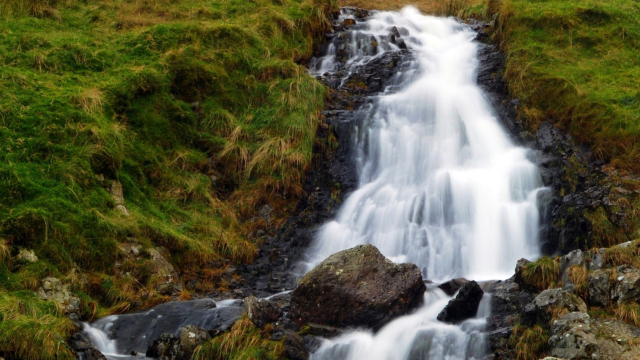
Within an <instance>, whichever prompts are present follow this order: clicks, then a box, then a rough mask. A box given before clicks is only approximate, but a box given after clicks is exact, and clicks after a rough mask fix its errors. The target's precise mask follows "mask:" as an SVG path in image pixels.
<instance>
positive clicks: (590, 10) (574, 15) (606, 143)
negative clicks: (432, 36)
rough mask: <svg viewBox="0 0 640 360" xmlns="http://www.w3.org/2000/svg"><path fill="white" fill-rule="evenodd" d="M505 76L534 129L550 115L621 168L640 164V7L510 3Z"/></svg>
mask: <svg viewBox="0 0 640 360" xmlns="http://www.w3.org/2000/svg"><path fill="white" fill-rule="evenodd" d="M497 11H499V13H500V16H499V19H498V20H499V21H498V29H499V34H497V39H496V40H500V41H501V45H502V47H503V49H504V50H505V51H506V53H507V66H506V70H505V78H506V80H507V81H508V83H509V88H510V91H511V93H512V95H513V96H514V97H517V98H520V100H522V104H523V105H522V107H521V109H520V113H521V114H522V115H523V118H524V119H525V120H527V121H529V123H530V124H531V125H532V126H534V127H535V126H536V125H537V123H539V122H540V121H541V120H544V119H545V118H551V119H552V120H553V121H554V122H555V123H556V124H558V125H559V126H561V127H562V128H564V129H566V130H567V131H568V132H569V133H570V134H571V135H573V136H574V137H575V138H576V139H577V140H578V141H580V142H583V143H586V144H590V145H591V147H592V149H593V151H594V153H595V154H596V155H597V156H599V157H600V158H602V159H605V160H611V162H612V164H613V165H614V166H616V167H618V168H621V169H630V170H639V169H640V89H639V88H638V83H637V79H638V77H640V66H638V65H639V64H640V53H638V51H637V49H638V47H639V46H640V4H639V3H638V2H637V1H634V0H619V1H608V2H607V1H600V0H571V1H561V0H545V1H529V0H505V1H503V2H502V3H501V4H500V5H499V6H498V7H497Z"/></svg>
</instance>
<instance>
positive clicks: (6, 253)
mask: <svg viewBox="0 0 640 360" xmlns="http://www.w3.org/2000/svg"><path fill="white" fill-rule="evenodd" d="M334 6H335V4H334V3H333V2H332V1H331V0H251V1H247V0H225V1H211V0H135V1H134V0H18V1H16V0H0V18H1V19H2V21H0V34H2V36H0V139H1V143H2V146H1V147H0V158H1V159H2V161H1V162H0V356H4V357H7V358H12V359H13V358H29V359H36V360H37V359H50V358H57V359H62V358H68V357H69V356H70V355H69V350H68V349H67V348H66V345H65V344H64V339H65V338H66V336H67V335H68V334H69V332H70V331H71V330H72V327H71V324H70V322H69V321H68V320H67V319H66V318H65V317H64V316H63V315H62V311H60V310H59V309H56V308H55V305H54V304H52V303H48V302H44V301H42V300H40V299H39V298H37V297H36V296H33V291H34V290H36V289H37V288H38V287H39V286H40V281H41V280H42V279H43V278H44V277H47V276H54V277H57V278H58V279H61V280H63V281H64V283H65V284H68V285H69V286H70V290H72V291H73V292H74V293H75V294H76V295H77V296H79V298H80V299H81V300H82V305H81V308H82V311H83V314H82V315H83V316H84V317H85V318H86V319H90V318H92V317H93V316H96V314H105V313H108V312H120V311H125V310H130V309H132V308H134V307H135V306H149V305H153V304H155V303H158V302H162V301H166V300H167V299H168V297H167V296H164V295H161V294H158V293H157V292H156V290H155V285H156V283H157V281H158V279H157V278H154V276H152V273H153V271H152V270H153V261H152V259H150V258H148V257H146V258H145V257H141V258H139V259H137V260H135V261H134V260H127V258H126V256H125V254H123V253H122V251H121V250H120V248H121V247H122V244H123V242H124V241H126V239H131V238H133V239H135V241H136V243H138V244H140V246H141V248H142V250H144V249H153V248H155V247H159V246H162V247H164V248H165V249H167V250H168V251H167V252H168V253H169V254H170V258H169V259H168V260H169V262H171V263H172V264H173V265H174V266H175V267H176V269H179V270H180V272H181V276H186V275H189V276H191V277H193V278H196V279H199V280H203V279H204V281H207V282H208V283H212V282H213V280H212V277H215V274H219V273H220V272H221V271H222V270H220V269H219V267H220V266H224V265H219V264H224V263H225V261H231V262H246V261H251V260H252V258H253V257H254V255H255V252H256V244H255V243H254V242H253V241H251V240H250V239H247V238H246V237H245V234H247V233H249V232H250V231H252V229H251V226H254V227H255V226H260V224H257V225H256V224H253V225H252V224H249V223H247V222H244V221H243V220H244V219H247V218H250V217H252V216H254V215H255V213H256V210H257V209H258V208H259V207H260V206H262V205H264V204H266V203H269V204H272V205H275V207H276V209H278V211H279V212H280V213H283V212H285V211H286V209H287V208H288V207H289V206H290V204H291V203H292V200H295V198H296V196H298V195H300V194H301V193H302V188H301V180H302V178H303V175H304V172H305V171H306V170H307V168H308V167H309V166H310V164H311V160H312V148H313V145H314V141H315V133H316V127H317V125H318V123H319V112H320V110H321V109H322V106H323V100H324V97H325V94H326V90H325V89H324V87H323V86H322V85H321V84H320V83H319V82H317V81H316V80H315V79H313V78H312V77H311V76H309V75H308V74H307V72H306V69H305V67H304V64H305V63H306V60H307V59H308V58H309V57H310V56H311V55H312V52H313V49H314V46H316V45H317V44H318V42H319V41H321V40H322V39H323V35H324V34H325V32H326V31H327V29H328V26H329V24H328V21H327V19H326V14H328V13H329V12H331V11H333V10H334ZM120 186H121V187H122V191H123V195H124V201H125V203H124V206H125V207H126V210H123V208H122V206H121V205H122V204H121V201H120V200H119V199H118V197H117V196H116V195H117V193H118V191H117V189H118V188H119V187H120ZM20 248H27V249H33V250H34V251H35V254H36V255H37V257H38V258H39V260H38V261H36V262H33V263H29V262H24V261H13V260H12V259H13V258H14V257H15V255H17V253H18V250H19V249H20ZM116 262H118V263H119V265H118V266H119V269H120V270H117V269H116V265H115V264H116ZM216 264H218V265H216ZM214 285H215V284H214ZM223 285H224V284H222V285H220V286H223ZM208 286H213V285H211V284H209V285H208ZM182 297H183V298H188V297H189V294H182ZM134 304H136V305H134ZM25 334H28V335H29V336H25ZM43 349H46V351H45V350H43Z"/></svg>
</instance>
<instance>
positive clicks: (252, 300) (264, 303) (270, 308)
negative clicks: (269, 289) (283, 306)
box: [244, 296, 282, 329]
mask: <svg viewBox="0 0 640 360" xmlns="http://www.w3.org/2000/svg"><path fill="white" fill-rule="evenodd" d="M244 310H245V311H246V313H247V316H248V317H249V319H250V320H251V322H252V323H253V324H254V325H255V326H257V327H258V328H260V329H262V328H263V327H264V326H265V325H267V324H268V323H272V322H274V321H277V320H278V318H279V317H280V315H282V310H280V307H279V306H278V304H276V303H274V302H273V301H270V300H266V299H262V300H258V298H256V297H255V296H249V297H248V298H245V299H244Z"/></svg>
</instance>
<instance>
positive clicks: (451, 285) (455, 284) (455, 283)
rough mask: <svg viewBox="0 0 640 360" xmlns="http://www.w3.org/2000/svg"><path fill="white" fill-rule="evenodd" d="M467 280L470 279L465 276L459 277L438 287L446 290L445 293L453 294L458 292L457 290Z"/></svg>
mask: <svg viewBox="0 0 640 360" xmlns="http://www.w3.org/2000/svg"><path fill="white" fill-rule="evenodd" d="M467 282H469V280H467V279H465V278H457V279H453V280H449V281H447V282H444V283H442V284H440V285H438V288H440V290H442V291H444V293H445V294H447V295H449V296H453V295H455V294H456V292H458V290H460V288H461V287H462V285H464V284H466V283H467Z"/></svg>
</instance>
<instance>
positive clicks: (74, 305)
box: [36, 277, 80, 321]
mask: <svg viewBox="0 0 640 360" xmlns="http://www.w3.org/2000/svg"><path fill="white" fill-rule="evenodd" d="M36 294H38V297H39V298H40V299H42V300H45V301H54V302H56V303H58V304H60V305H62V307H63V309H64V313H65V315H68V316H69V318H70V319H71V320H75V321H77V320H79V319H80V318H79V315H78V313H79V312H80V299H79V298H78V297H77V296H75V295H73V294H72V293H71V292H70V291H69V285H67V284H65V283H63V282H62V281H61V280H59V279H57V278H55V277H47V278H44V279H42V280H40V287H39V288H38V290H37V291H36Z"/></svg>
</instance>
